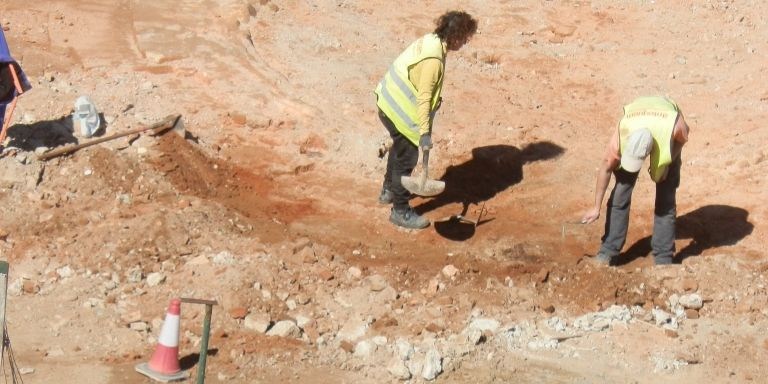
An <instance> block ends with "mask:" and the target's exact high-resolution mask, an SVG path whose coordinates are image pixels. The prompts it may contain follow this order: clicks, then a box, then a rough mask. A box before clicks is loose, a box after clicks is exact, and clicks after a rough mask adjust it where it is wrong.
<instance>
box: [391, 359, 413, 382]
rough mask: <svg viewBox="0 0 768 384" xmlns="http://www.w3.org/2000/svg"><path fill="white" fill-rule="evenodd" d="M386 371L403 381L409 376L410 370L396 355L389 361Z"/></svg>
mask: <svg viewBox="0 0 768 384" xmlns="http://www.w3.org/2000/svg"><path fill="white" fill-rule="evenodd" d="M387 371H388V372H389V373H390V374H392V376H394V377H395V378H396V379H398V380H403V381H405V380H408V379H410V378H411V371H409V370H408V367H406V366H405V363H404V362H403V361H402V360H400V359H398V358H397V357H394V358H392V360H391V361H390V362H389V364H388V365H387Z"/></svg>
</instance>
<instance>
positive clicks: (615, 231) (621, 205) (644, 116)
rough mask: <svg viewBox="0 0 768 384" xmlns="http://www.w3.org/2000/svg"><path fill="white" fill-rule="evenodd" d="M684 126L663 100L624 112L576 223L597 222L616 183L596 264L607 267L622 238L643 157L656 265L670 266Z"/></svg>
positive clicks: (639, 101)
mask: <svg viewBox="0 0 768 384" xmlns="http://www.w3.org/2000/svg"><path fill="white" fill-rule="evenodd" d="M688 131H689V128H688V125H687V124H686V123H685V119H684V118H683V113H682V112H681V111H680V109H679V108H678V106H677V104H675V102H674V101H672V100H670V99H668V98H665V97H640V98H638V99H636V100H635V101H633V102H632V103H630V104H628V105H626V106H625V107H624V117H623V118H622V119H621V121H620V122H619V127H618V129H616V130H614V132H613V136H612V137H611V141H610V143H609V144H608V148H607V150H606V154H605V158H604V159H603V162H602V165H601V166H600V169H599V171H598V173H597V185H596V187H595V205H594V206H593V207H592V209H590V210H589V211H587V213H586V214H584V216H583V217H582V219H581V222H582V223H591V222H594V221H595V220H597V219H598V218H599V217H600V206H601V205H602V202H603V196H604V195H605V191H606V189H607V187H608V183H609V181H610V179H611V173H613V175H614V176H615V177H616V184H615V186H614V188H613V192H611V197H610V198H609V200H608V213H607V217H606V219H605V234H604V235H603V238H602V245H601V246H600V252H599V253H598V254H597V256H596V257H595V261H597V262H598V263H601V264H607V265H610V264H611V262H612V261H613V260H614V258H615V257H616V256H617V255H618V254H619V252H621V249H622V248H623V247H624V242H625V241H626V238H627V228H628V226H629V206H630V203H631V201H632V189H633V188H634V186H635V182H636V181H637V176H638V172H639V171H640V168H642V166H643V163H644V161H645V158H646V157H648V155H650V157H651V160H650V168H649V170H648V171H649V173H650V176H651V179H652V180H653V181H654V182H655V183H656V205H655V208H654V220H653V237H652V240H651V247H652V249H653V254H654V256H655V262H656V264H657V265H660V264H671V263H672V257H673V256H674V254H675V215H676V202H675V194H676V192H677V187H678V186H679V185H680V165H681V160H680V152H681V151H682V149H683V145H684V144H685V143H686V142H687V141H688Z"/></svg>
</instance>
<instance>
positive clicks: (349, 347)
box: [339, 340, 355, 353]
mask: <svg viewBox="0 0 768 384" xmlns="http://www.w3.org/2000/svg"><path fill="white" fill-rule="evenodd" d="M339 348H341V349H342V350H344V351H345V352H347V353H352V352H353V351H354V350H355V345H354V344H352V343H351V342H349V341H347V340H342V341H341V342H340V343H339Z"/></svg>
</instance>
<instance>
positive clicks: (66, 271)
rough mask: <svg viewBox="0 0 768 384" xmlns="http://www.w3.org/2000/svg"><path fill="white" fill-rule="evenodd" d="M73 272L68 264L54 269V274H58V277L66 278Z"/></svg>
mask: <svg viewBox="0 0 768 384" xmlns="http://www.w3.org/2000/svg"><path fill="white" fill-rule="evenodd" d="M73 273H74V272H73V271H72V268H70V267H69V265H65V266H63V267H61V268H58V269H56V274H57V275H59V277H61V278H62V279H63V278H67V277H70V276H72V274H73Z"/></svg>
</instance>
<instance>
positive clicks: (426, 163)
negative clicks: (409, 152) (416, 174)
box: [420, 148, 429, 189]
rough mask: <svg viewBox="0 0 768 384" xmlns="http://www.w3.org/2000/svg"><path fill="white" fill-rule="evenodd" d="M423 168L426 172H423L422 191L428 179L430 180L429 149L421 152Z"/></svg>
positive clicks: (423, 149)
mask: <svg viewBox="0 0 768 384" xmlns="http://www.w3.org/2000/svg"><path fill="white" fill-rule="evenodd" d="M421 168H422V169H423V170H424V172H421V180H420V181H421V183H420V184H421V189H424V186H425V185H426V184H427V178H429V149H427V148H422V150H421Z"/></svg>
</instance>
